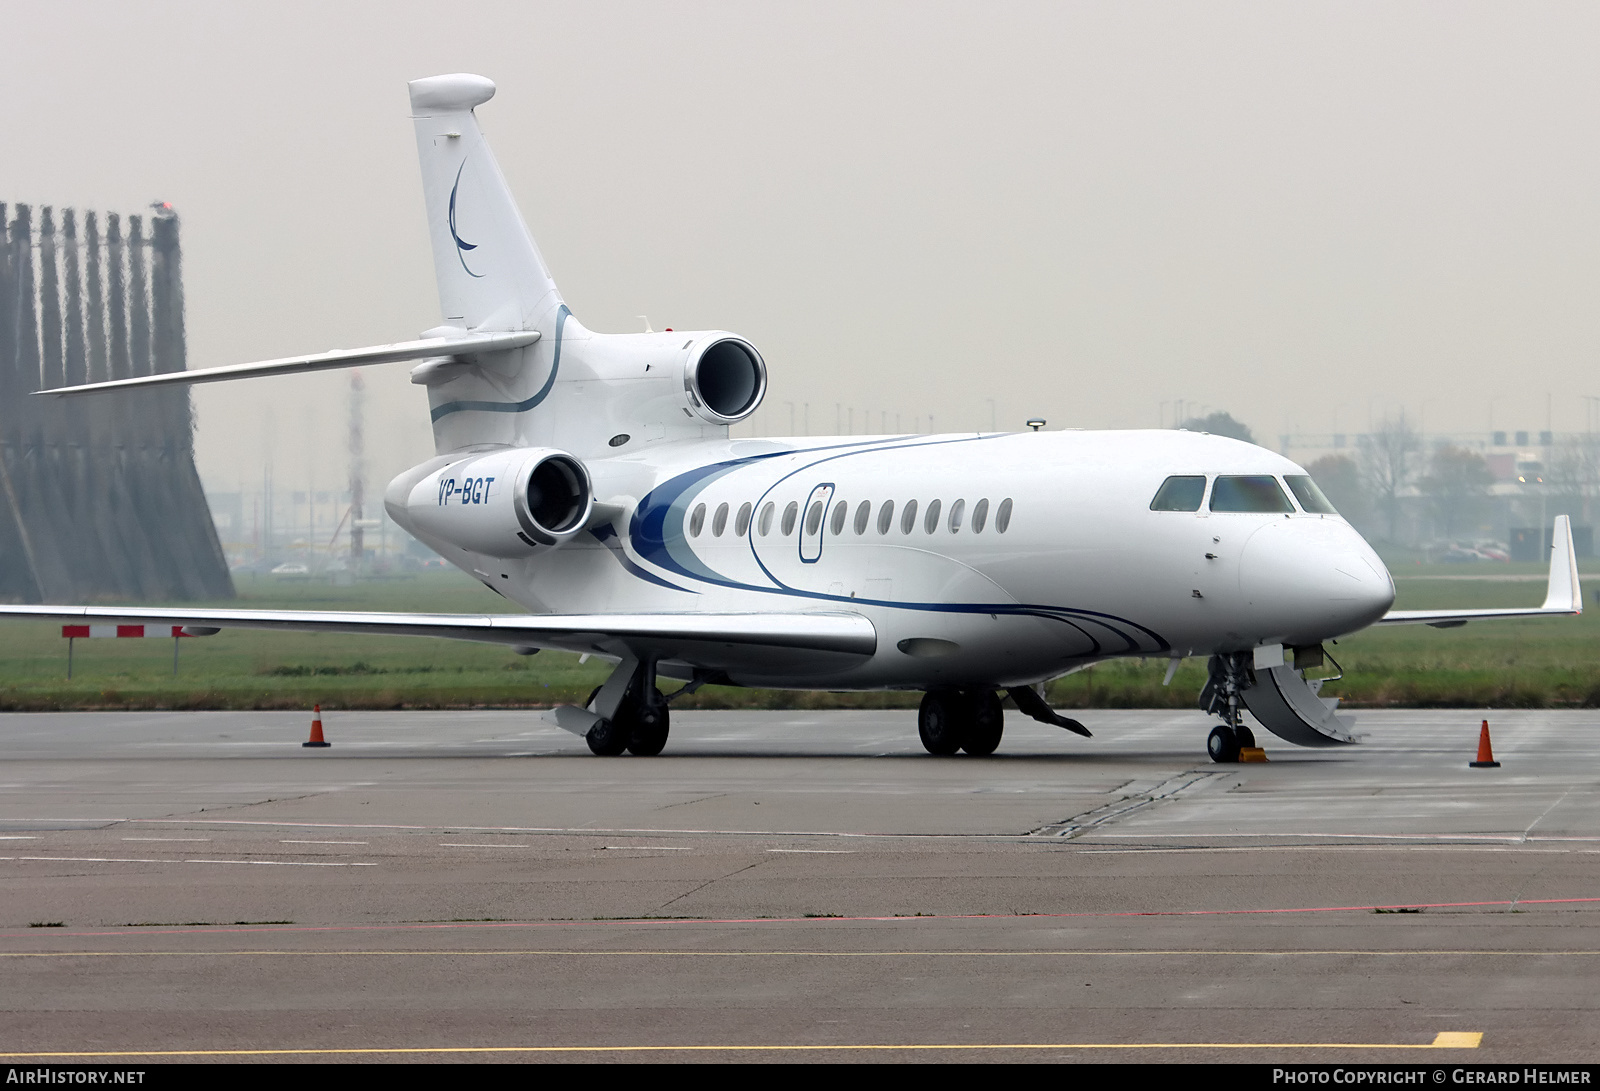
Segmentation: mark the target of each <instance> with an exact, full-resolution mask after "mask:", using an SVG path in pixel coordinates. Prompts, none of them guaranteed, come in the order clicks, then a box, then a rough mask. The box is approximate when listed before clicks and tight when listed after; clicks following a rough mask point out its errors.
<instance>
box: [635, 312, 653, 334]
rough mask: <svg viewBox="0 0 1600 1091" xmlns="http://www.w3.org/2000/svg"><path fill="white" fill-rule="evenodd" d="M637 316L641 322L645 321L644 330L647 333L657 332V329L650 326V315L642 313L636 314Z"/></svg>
mask: <svg viewBox="0 0 1600 1091" xmlns="http://www.w3.org/2000/svg"><path fill="white" fill-rule="evenodd" d="M635 317H636V318H638V319H639V320H640V321H641V322H643V323H644V332H645V333H655V332H656V331H655V330H653V329H651V328H650V318H649V316H648V315H642V314H641V315H635Z"/></svg>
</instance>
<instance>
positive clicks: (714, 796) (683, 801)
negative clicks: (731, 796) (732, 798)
mask: <svg viewBox="0 0 1600 1091" xmlns="http://www.w3.org/2000/svg"><path fill="white" fill-rule="evenodd" d="M727 794H728V793H727V792H712V793H711V794H710V795H708V796H696V797H695V798H693V799H680V800H678V802H676V803H668V804H666V805H664V806H661V807H657V808H656V810H658V811H670V810H672V808H674V807H687V806H689V805H690V804H691V803H704V802H706V801H707V800H710V799H722V798H723V797H724V796H726V795H727Z"/></svg>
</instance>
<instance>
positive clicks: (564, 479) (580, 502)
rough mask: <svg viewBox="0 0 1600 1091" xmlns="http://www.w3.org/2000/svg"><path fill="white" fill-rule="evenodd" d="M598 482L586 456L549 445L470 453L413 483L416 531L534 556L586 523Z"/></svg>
mask: <svg viewBox="0 0 1600 1091" xmlns="http://www.w3.org/2000/svg"><path fill="white" fill-rule="evenodd" d="M593 508H594V488H593V486H592V485H591V483H590V481H589V472H588V471H587V470H586V469H584V466H583V463H582V462H579V461H578V460H577V459H576V458H574V457H573V456H572V455H569V454H567V453H566V452H565V451H557V450H554V449H552V448H548V447H543V448H541V447H535V448H527V447H523V448H517V449H512V450H499V451H489V452H486V453H483V454H474V455H468V456H466V457H465V458H462V459H458V460H457V461H454V462H451V463H450V464H449V465H447V466H444V467H443V468H441V469H439V470H436V471H435V472H433V473H431V474H429V475H428V476H427V477H424V478H423V479H422V480H421V481H419V482H417V484H416V485H414V486H412V489H411V492H410V494H409V495H408V496H407V497H406V501H405V515H406V517H407V519H408V520H409V522H410V523H411V524H412V525H413V526H414V527H415V528H416V530H417V532H418V533H419V534H421V535H423V536H425V537H429V538H434V539H438V540H440V541H443V542H447V543H450V544H452V545H457V546H460V547H461V548H463V549H468V550H471V551H472V552H474V553H482V554H485V555H487V556H490V557H507V558H512V557H527V556H530V555H532V554H534V553H538V552H540V551H542V550H546V549H550V548H553V547H555V546H558V545H560V544H561V543H562V542H565V541H566V540H567V539H569V538H571V537H572V536H573V535H575V534H577V533H578V532H579V531H580V530H582V529H583V527H584V524H585V523H587V522H588V521H589V514H590V512H591V511H592V510H593Z"/></svg>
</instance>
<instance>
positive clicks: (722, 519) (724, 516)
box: [711, 504, 728, 538]
mask: <svg viewBox="0 0 1600 1091" xmlns="http://www.w3.org/2000/svg"><path fill="white" fill-rule="evenodd" d="M727 529H728V505H726V504H718V505H717V514H715V515H713V516H712V517H711V536H712V537H713V538H720V537H722V532H723V531H725V530H727Z"/></svg>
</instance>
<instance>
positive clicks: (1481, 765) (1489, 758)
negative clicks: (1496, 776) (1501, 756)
mask: <svg viewBox="0 0 1600 1091" xmlns="http://www.w3.org/2000/svg"><path fill="white" fill-rule="evenodd" d="M1467 764H1468V765H1470V766H1471V767H1472V768H1474V769H1498V768H1500V763H1499V762H1497V761H1495V760H1494V751H1493V750H1492V749H1490V747H1489V721H1488V720H1485V721H1483V730H1482V731H1480V732H1478V760H1477V761H1474V762H1468V763H1467Z"/></svg>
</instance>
